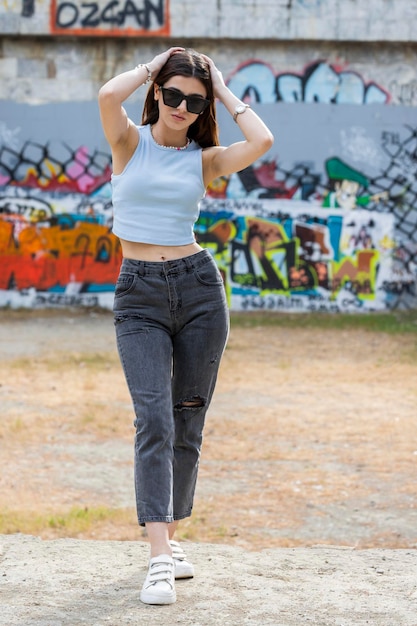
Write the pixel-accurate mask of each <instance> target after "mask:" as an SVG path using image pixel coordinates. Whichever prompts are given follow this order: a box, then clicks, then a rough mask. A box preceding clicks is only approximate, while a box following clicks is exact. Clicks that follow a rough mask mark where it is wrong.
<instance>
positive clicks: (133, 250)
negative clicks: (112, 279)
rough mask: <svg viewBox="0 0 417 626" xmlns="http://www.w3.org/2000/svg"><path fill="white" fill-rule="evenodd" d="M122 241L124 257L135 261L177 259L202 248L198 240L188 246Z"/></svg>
mask: <svg viewBox="0 0 417 626" xmlns="http://www.w3.org/2000/svg"><path fill="white" fill-rule="evenodd" d="M120 243H121V246H122V252H123V256H124V258H125V259H134V260H135V261H160V262H163V261H174V260H175V259H182V258H183V257H186V256H191V255H192V254H196V252H200V250H202V247H201V246H200V245H199V244H198V243H196V242H193V243H190V244H187V245H186V246H158V245H154V244H150V243H138V242H136V241H126V239H120Z"/></svg>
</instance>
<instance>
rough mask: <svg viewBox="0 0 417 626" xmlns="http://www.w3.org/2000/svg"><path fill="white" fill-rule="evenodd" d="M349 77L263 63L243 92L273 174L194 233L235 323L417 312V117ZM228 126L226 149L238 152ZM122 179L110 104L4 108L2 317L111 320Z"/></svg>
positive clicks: (249, 70)
mask: <svg viewBox="0 0 417 626" xmlns="http://www.w3.org/2000/svg"><path fill="white" fill-rule="evenodd" d="M261 69H262V71H260V70H261ZM255 70H256V71H255ZM346 74H347V72H346V71H345V70H342V69H340V68H339V69H338V68H335V67H331V66H330V65H327V64H326V63H325V62H320V63H316V64H315V65H314V66H310V67H308V68H307V69H306V70H305V71H303V72H300V74H299V75H295V74H285V75H284V74H280V75H275V74H274V73H273V72H272V70H271V68H269V67H268V66H266V65H263V64H260V63H259V62H258V61H253V62H251V63H247V64H245V65H243V66H242V67H241V68H238V69H237V71H236V72H235V73H234V74H233V76H232V77H231V79H230V86H231V87H232V88H233V90H234V91H235V93H237V94H238V95H239V96H240V97H242V98H243V99H245V100H247V101H250V102H251V104H252V106H253V107H254V108H255V109H256V110H258V111H259V113H260V114H261V116H262V117H263V119H265V121H266V122H267V123H268V125H269V126H270V127H271V128H272V130H273V132H274V135H275V144H274V146H273V148H272V149H271V151H270V153H268V154H267V155H266V156H265V158H264V159H263V160H262V162H259V163H255V164H254V165H253V166H252V167H250V168H247V169H246V170H243V171H242V172H239V173H237V174H234V175H232V176H230V177H228V178H225V179H219V180H217V181H215V183H213V184H212V185H211V187H210V189H209V190H208V192H207V197H206V199H205V201H204V202H203V204H202V206H201V214H200V219H199V221H198V223H197V225H196V238H197V240H198V241H199V242H200V243H201V245H203V246H204V247H206V248H208V249H209V250H210V251H211V253H212V254H213V257H214V258H215V260H216V262H217V264H218V266H219V267H220V269H221V271H222V273H223V276H224V281H225V285H226V290H227V294H228V298H229V303H230V307H231V308H232V309H235V310H253V309H268V310H290V311H314V310H326V311H334V312H337V311H371V310H384V309H386V308H394V307H412V306H413V307H415V306H417V294H416V276H417V124H416V117H415V109H414V108H413V107H402V106H392V105H389V104H388V103H389V101H390V97H389V94H388V93H387V92H385V90H384V89H383V87H380V86H378V85H375V84H370V83H366V82H365V81H364V80H362V78H361V77H359V76H357V75H355V77H354V78H352V77H347V75H346ZM283 77H284V78H285V80H284V81H283V82H282V80H283ZM287 79H288V80H290V81H292V83H291V85H292V86H291V85H290V84H289V82H288V80H287ZM359 80H360V81H361V84H359ZM358 105H359V106H358ZM365 105H366V106H365ZM138 110H139V109H138V107H137V105H136V106H135V110H129V111H128V112H129V114H130V115H131V116H132V117H133V118H136V119H138V117H139V115H138ZM218 115H219V121H220V127H221V140H222V142H223V143H228V142H231V141H234V140H237V139H239V131H238V127H237V126H236V125H235V124H233V123H231V120H230V116H229V114H228V113H227V112H226V111H225V110H224V109H223V107H222V106H220V105H219V107H218ZM81 120H82V122H81ZM110 173H111V162H110V154H109V150H108V146H107V144H106V143H105V140H104V138H103V135H102V132H101V128H100V126H99V119H98V111H97V105H96V103H74V104H60V105H44V106H37V107H35V106H29V105H24V104H22V105H17V104H16V103H13V102H6V103H3V104H2V119H1V120H0V306H12V307H20V306H26V307H44V306H54V307H56V306H68V305H77V306H103V307H111V305H112V300H113V290H114V284H115V281H116V278H117V274H118V269H119V266H120V262H121V251H120V246H119V244H118V240H117V238H115V237H114V236H113V234H112V232H111V227H112V206H111V190H110V184H109V180H110Z"/></svg>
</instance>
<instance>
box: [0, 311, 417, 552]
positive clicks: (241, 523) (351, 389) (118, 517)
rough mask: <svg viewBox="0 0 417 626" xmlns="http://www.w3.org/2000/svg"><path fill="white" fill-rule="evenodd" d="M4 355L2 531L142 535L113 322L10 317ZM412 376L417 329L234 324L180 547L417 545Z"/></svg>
mask: <svg viewBox="0 0 417 626" xmlns="http://www.w3.org/2000/svg"><path fill="white" fill-rule="evenodd" d="M0 349H1V357H2V358H1V362H0V404H1V420H0V462H1V476H0V510H1V511H2V512H3V513H2V516H1V519H2V522H3V528H2V529H0V532H6V533H7V532H17V531H20V532H24V533H25V532H27V533H29V534H34V535H37V536H39V537H42V538H43V539H54V538H57V537H66V536H72V537H77V538H81V539H101V540H107V539H111V540H137V539H139V540H140V539H142V538H143V534H142V531H140V530H139V529H138V527H137V524H136V519H135V511H134V493H133V479H132V472H133V426H132V421H133V412H132V408H131V405H130V398H129V396H128V392H127V387H126V385H125V381H124V378H123V375H122V372H121V367H120V364H119V361H118V356H117V351H116V346H115V339H114V330H113V321H112V316H111V313H106V312H104V313H103V312H102V313H100V312H84V313H83V312H80V311H76V310H75V311H64V312H56V311H55V312H53V311H43V312H37V313H33V312H29V311H28V312H13V311H4V310H3V311H1V312H0ZM416 381H417V349H416V342H415V335H388V334H385V333H373V332H368V331H364V330H348V331H347V330H331V329H324V330H318V329H314V328H285V327H282V326H280V327H277V326H271V325H268V326H255V327H251V326H249V325H248V326H242V325H241V324H239V325H238V324H233V323H232V330H231V335H230V340H229V344H228V347H227V350H226V352H225V355H224V359H223V363H222V367H221V372H220V377H219V381H218V386H217V389H216V393H215V396H214V400H213V403H212V406H211V409H210V411H209V415H208V418H207V425H206V430H205V440H204V445H203V454H202V459H201V466H200V474H199V482H198V487H197V494H196V501H195V509H194V514H193V517H192V518H190V520H186V521H184V522H183V523H182V525H181V526H180V538H182V539H188V540H190V541H193V542H211V543H220V544H228V545H229V546H238V547H240V548H244V549H245V550H260V549H265V548H271V547H286V548H291V547H296V546H314V545H317V544H321V545H323V544H327V545H334V546H349V547H352V548H356V549H364V548H390V549H398V548H404V549H410V548H416V547H417V487H416V482H417V481H416V479H417V409H416V406H417V403H416V400H417V384H416ZM87 510H92V511H93V510H96V511H100V510H101V511H102V514H101V515H98V518H97V521H96V522H95V523H89V524H87V525H85V526H84V527H83V526H82V525H78V526H77V525H76V524H75V525H74V524H72V525H71V519H70V514H69V512H70V511H87ZM78 517H80V515H78Z"/></svg>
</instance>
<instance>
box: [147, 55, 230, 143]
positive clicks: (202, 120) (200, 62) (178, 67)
mask: <svg viewBox="0 0 417 626" xmlns="http://www.w3.org/2000/svg"><path fill="white" fill-rule="evenodd" d="M173 76H191V77H192V78H197V79H198V80H199V81H200V82H201V83H202V84H203V85H204V87H205V89H206V92H207V99H208V100H210V105H209V106H208V107H207V109H206V110H205V111H204V112H203V113H201V115H199V116H198V118H197V119H196V121H195V122H193V124H191V126H190V127H189V129H188V132H187V135H188V137H189V138H190V139H194V141H196V142H197V143H198V144H199V146H201V147H202V148H208V147H209V146H218V145H219V135H218V126H217V121H216V104H215V99H214V93H213V85H212V82H211V76H210V67H209V65H208V63H207V61H205V60H204V58H203V57H202V56H201V54H199V53H198V52H196V51H195V50H191V49H186V50H184V51H182V52H176V53H175V54H173V55H172V56H170V57H169V59H168V61H167V62H166V63H165V65H164V66H163V67H162V68H161V70H160V71H159V74H158V75H157V76H156V78H155V80H154V82H155V83H156V84H157V85H158V86H160V87H162V86H163V85H164V84H165V83H166V82H167V81H168V80H169V79H170V78H172V77H173ZM158 119H159V107H158V102H157V100H155V98H154V85H153V84H151V86H150V87H149V90H148V93H147V94H146V99H145V104H144V107H143V113H142V124H155V123H156V122H157V121H158Z"/></svg>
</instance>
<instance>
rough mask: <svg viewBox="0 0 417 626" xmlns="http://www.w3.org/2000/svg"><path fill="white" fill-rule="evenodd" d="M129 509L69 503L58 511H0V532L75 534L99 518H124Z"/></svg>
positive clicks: (91, 526) (101, 519)
mask: <svg viewBox="0 0 417 626" xmlns="http://www.w3.org/2000/svg"><path fill="white" fill-rule="evenodd" d="M127 515H129V516H131V512H130V511H129V512H126V511H125V510H124V509H110V508H107V507H92V508H88V507H82V508H80V507H72V508H71V509H70V510H69V511H64V512H59V513H42V514H38V513H34V512H31V511H5V512H4V511H3V512H1V513H0V534H3V535H10V534H14V533H22V534H28V535H42V533H44V532H46V531H49V532H51V531H52V534H54V535H57V536H59V537H74V536H75V537H76V536H78V535H80V534H82V533H86V532H88V531H90V530H91V529H92V528H93V527H94V526H95V525H97V524H99V523H103V522H112V523H115V524H117V523H119V522H125V521H126V517H127Z"/></svg>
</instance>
